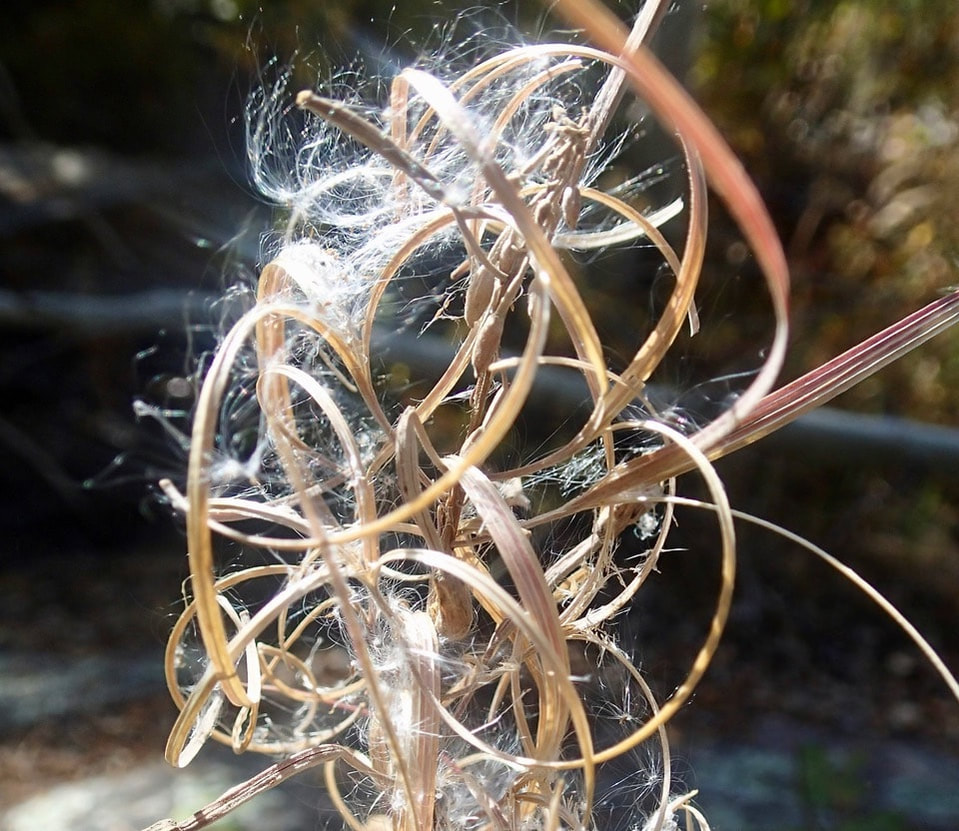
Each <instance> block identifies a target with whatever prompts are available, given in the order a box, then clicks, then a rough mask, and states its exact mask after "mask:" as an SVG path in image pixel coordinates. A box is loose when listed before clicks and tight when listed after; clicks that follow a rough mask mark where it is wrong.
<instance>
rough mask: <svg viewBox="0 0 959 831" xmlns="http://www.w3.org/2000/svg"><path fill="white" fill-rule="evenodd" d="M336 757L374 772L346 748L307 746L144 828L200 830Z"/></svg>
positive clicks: (156, 830)
mask: <svg viewBox="0 0 959 831" xmlns="http://www.w3.org/2000/svg"><path fill="white" fill-rule="evenodd" d="M337 759H346V760H348V761H349V763H350V764H351V766H352V767H354V768H355V769H356V770H358V771H362V772H363V773H366V774H367V775H371V776H372V775H375V771H373V769H372V768H370V767H369V765H368V763H367V762H366V761H365V760H362V759H360V758H359V757H357V756H356V755H355V754H352V753H351V752H350V751H349V750H347V749H346V748H343V747H340V746H339V745H332V746H327V745H320V746H318V747H310V748H307V749H306V750H301V751H299V752H298V753H293V754H291V755H290V756H289V757H288V758H286V759H284V760H283V761H282V762H277V763H276V764H275V765H270V767H268V768H267V769H266V770H264V771H262V772H260V773H258V774H256V775H255V776H252V777H250V778H249V779H247V780H246V781H245V782H242V783H241V784H239V785H237V786H236V787H234V788H230V790H228V791H227V792H226V793H224V794H223V795H222V796H221V797H220V798H219V799H216V800H214V801H213V802H211V803H210V804H209V805H207V806H205V807H204V808H203V809H202V810H200V811H197V812H196V813H195V814H194V815H193V816H192V817H190V818H189V819H185V820H180V821H179V822H175V821H174V820H170V819H165V820H160V821H159V822H155V823H154V824H153V825H151V826H150V827H149V828H147V829H145V831H199V829H201V828H206V827H207V826H208V825H212V824H213V823H214V822H217V821H218V820H221V819H223V817H225V816H227V815H228V814H229V813H231V812H232V811H234V810H236V809H237V808H238V807H239V806H240V805H242V804H243V803H244V802H249V801H250V800H251V799H253V797H255V796H257V795H259V794H261V793H264V792H265V791H268V790H270V789H272V788H275V787H276V786H277V785H280V784H282V783H283V782H285V781H286V780H287V779H290V778H291V777H293V776H296V775H297V774H300V773H303V772H304V771H307V770H310V769H311V768H314V767H318V766H319V765H323V764H326V763H327V762H330V761H335V760H337Z"/></svg>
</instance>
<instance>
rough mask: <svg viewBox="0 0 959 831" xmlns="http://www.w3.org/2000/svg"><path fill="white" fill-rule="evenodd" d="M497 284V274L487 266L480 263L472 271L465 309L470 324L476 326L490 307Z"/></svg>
mask: <svg viewBox="0 0 959 831" xmlns="http://www.w3.org/2000/svg"><path fill="white" fill-rule="evenodd" d="M495 286H496V276H495V275H494V274H493V272H492V271H491V270H490V269H489V268H488V267H487V266H485V265H483V264H479V265H477V266H476V267H475V268H473V269H472V270H471V271H470V278H469V285H467V287H466V304H465V307H464V309H463V318H464V319H465V320H466V323H467V325H468V326H475V325H476V324H477V323H478V322H479V319H480V318H481V317H482V316H483V312H485V311H486V310H487V309H488V308H489V303H490V300H491V299H492V297H493V289H494V288H495Z"/></svg>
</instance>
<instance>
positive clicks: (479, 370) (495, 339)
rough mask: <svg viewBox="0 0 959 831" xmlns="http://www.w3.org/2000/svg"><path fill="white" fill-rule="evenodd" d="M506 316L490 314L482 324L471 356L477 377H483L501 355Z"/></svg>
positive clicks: (496, 313) (496, 312)
mask: <svg viewBox="0 0 959 831" xmlns="http://www.w3.org/2000/svg"><path fill="white" fill-rule="evenodd" d="M504 323H505V314H501V313H499V312H498V311H493V312H490V313H488V314H487V315H486V317H484V318H483V320H482V322H481V323H480V329H479V333H478V334H477V336H476V342H475V343H474V344H473V354H472V356H471V360H472V364H473V371H474V372H475V373H476V375H477V377H478V376H480V375H482V374H483V373H484V372H486V370H487V369H488V368H489V365H490V364H491V363H493V361H494V360H495V358H496V355H497V354H498V353H499V345H500V341H501V340H502V339H503V324H504Z"/></svg>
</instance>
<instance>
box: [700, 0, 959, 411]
mask: <svg viewBox="0 0 959 831" xmlns="http://www.w3.org/2000/svg"><path fill="white" fill-rule="evenodd" d="M703 27H704V34H703V41H702V45H701V48H700V49H699V50H697V53H696V54H697V57H696V60H695V64H694V66H693V68H692V71H691V73H690V80H691V83H692V85H693V87H694V88H695V90H696V92H697V95H698V96H699V98H700V99H701V100H702V101H703V102H704V103H705V105H706V107H707V110H708V111H709V113H710V114H711V115H712V117H713V118H714V119H715V120H716V121H717V123H718V125H719V127H720V129H721V130H722V132H723V133H724V135H726V136H727V137H728V138H729V140H730V141H731V142H732V143H733V145H734V147H735V149H736V150H737V152H738V153H739V154H741V155H742V157H743V158H744V160H745V163H746V166H747V168H748V169H749V171H750V172H751V173H752V174H753V175H754V176H755V177H756V178H757V179H758V182H759V186H760V189H761V190H762V191H763V193H764V195H765V196H766V198H767V200H768V201H769V203H770V205H771V209H772V211H773V215H774V218H775V219H776V221H777V223H778V226H779V229H780V232H781V233H782V235H783V238H784V240H785V241H786V243H787V245H788V249H789V255H790V260H791V264H792V268H793V274H794V279H795V287H794V310H795V314H794V327H795V335H794V347H793V350H792V354H791V361H792V364H791V367H790V373H791V374H793V375H795V374H799V373H800V372H802V371H805V370H806V369H809V368H811V367H813V366H815V365H816V364H818V363H821V362H822V361H824V360H826V359H828V358H830V357H831V356H832V355H834V354H836V353H837V352H839V351H841V350H842V349H844V348H847V347H849V346H851V345H853V344H854V343H856V342H857V341H859V340H861V339H863V338H864V337H866V336H868V335H869V334H871V333H872V332H874V331H876V330H877V329H880V328H882V327H883V326H885V325H888V324H890V323H891V322H893V321H894V320H895V319H897V318H898V317H901V316H903V315H905V314H907V313H908V312H910V311H912V310H914V309H916V308H918V307H919V306H920V305H922V304H923V303H926V302H928V301H930V300H932V299H934V298H935V297H936V295H937V293H938V292H939V291H941V290H942V289H944V288H945V287H947V286H949V285H951V284H955V283H956V282H957V278H956V270H957V263H959V226H957V224H956V222H955V217H956V216H957V215H959V6H957V5H956V4H954V3H922V2H919V0H899V2H896V3H888V4H887V3H872V2H866V1H865V0H847V2H840V3H835V2H826V0H804V1H802V0H801V2H789V3H787V2H783V1H782V0H716V2H714V3H711V4H710V6H709V8H708V11H707V13H706V14H705V15H704V17H703ZM957 390H959V333H955V332H952V333H949V334H947V335H943V336H940V337H939V338H938V339H936V341H935V342H934V343H932V344H930V345H927V346H925V347H923V349H922V350H920V351H919V352H917V353H916V354H914V355H911V356H909V357H908V358H906V359H904V360H902V361H900V362H898V363H897V364H896V365H895V366H894V367H892V368H890V369H888V370H886V371H885V372H884V373H883V374H882V375H881V376H880V377H878V378H876V379H873V380H870V381H868V382H866V383H865V384H863V385H861V386H860V387H858V388H857V389H856V390H855V391H853V392H851V393H850V394H849V395H848V397H847V399H846V401H847V402H848V405H849V406H851V407H853V408H854V409H867V410H874V411H884V412H891V413H897V414H907V415H911V416H914V417H916V418H919V419H923V420H928V421H939V422H943V423H947V424H954V423H956V421H957V419H959V393H957Z"/></svg>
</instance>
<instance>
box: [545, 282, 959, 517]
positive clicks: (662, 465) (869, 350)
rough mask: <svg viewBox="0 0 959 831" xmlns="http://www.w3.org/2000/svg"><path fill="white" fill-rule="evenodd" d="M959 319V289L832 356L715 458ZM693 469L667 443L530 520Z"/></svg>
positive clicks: (722, 445) (778, 396) (779, 395)
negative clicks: (559, 506) (561, 505)
mask: <svg viewBox="0 0 959 831" xmlns="http://www.w3.org/2000/svg"><path fill="white" fill-rule="evenodd" d="M957 322H959V291H954V292H952V293H951V294H949V295H947V296H946V297H941V298H939V299H938V300H935V301H933V302H932V303H930V304H928V305H927V306H924V307H923V308H922V309H920V310H919V311H917V312H914V313H913V314H911V315H909V316H907V317H905V318H903V319H902V320H900V321H897V322H896V323H894V324H893V325H892V326H889V327H888V328H886V329H883V330H882V331H881V332H879V333H877V334H876V335H873V336H872V337H871V338H867V339H866V340H865V341H863V342H862V343H861V344H857V345H856V346H854V347H853V348H852V349H849V350H847V351H846V352H843V353H842V354H841V355H838V356H837V357H835V358H833V359H832V360H831V361H828V362H827V363H825V364H823V365H822V366H820V367H817V368H816V369H814V370H812V371H811V372H808V373H806V374H805V375H803V376H802V377H801V378H798V379H797V380H795V381H792V382H790V383H789V384H787V385H785V386H784V387H782V388H781V389H778V390H776V391H775V392H773V393H770V394H769V395H768V396H766V397H765V398H764V399H762V400H761V401H760V403H759V404H758V405H757V406H756V408H755V409H754V410H753V412H752V413H751V414H750V415H749V416H748V417H747V418H745V419H744V420H743V422H742V423H741V424H740V425H739V426H738V427H736V428H735V430H734V431H732V432H730V433H729V434H728V435H727V436H726V437H724V439H723V440H721V441H719V442H718V443H717V444H715V445H714V446H713V447H711V448H710V449H709V451H708V456H709V458H710V459H712V460H715V459H718V458H720V457H722V456H724V455H726V454H727V453H730V452H733V451H735V450H737V449H740V448H742V447H745V446H746V445H749V444H752V443H753V442H755V441H758V440H759V439H761V438H763V437H764V436H767V435H769V434H770V433H772V432H774V431H775V430H778V429H779V428H780V427H784V426H785V425H786V424H789V423H790V422H791V421H795V420H796V419H797V418H798V417H799V416H801V415H802V414H804V413H806V412H809V411H810V410H812V409H814V408H816V407H819V406H822V405H823V404H826V403H827V402H829V401H831V400H832V399H833V398H835V397H836V396H837V395H839V394H840V393H842V392H845V391H846V390H848V389H849V388H851V387H853V386H855V385H856V384H858V383H859V382H860V381H862V380H864V379H865V378H868V377H869V376H870V375H872V374H873V373H875V372H877V371H878V370H880V369H882V368H883V367H884V366H887V365H888V364H890V363H892V361H894V360H896V359H897V358H899V357H901V356H902V355H904V354H905V353H906V352H908V351H910V350H912V349H915V348H916V347H917V346H920V345H921V344H923V343H925V342H926V341H927V340H929V339H930V338H933V337H935V336H936V335H937V334H939V333H940V332H942V331H944V330H945V329H947V328H949V327H951V326H953V325H955V324H956V323H957ZM692 469H693V466H692V464H691V462H690V460H689V459H688V458H687V456H686V455H685V454H683V453H682V452H681V451H680V450H679V449H678V448H676V447H674V446H671V445H667V446H666V447H664V448H663V449H662V450H658V451H657V452H656V453H653V454H651V455H649V456H644V457H641V458H639V459H636V460H635V461H633V462H629V463H627V464H624V465H622V466H620V467H618V468H616V469H614V470H612V471H610V472H609V473H608V474H607V475H606V477H604V478H603V479H601V480H600V481H599V482H597V483H596V484H595V485H593V486H592V487H591V488H590V489H589V490H587V491H586V492H584V493H583V494H581V495H580V496H577V497H575V498H573V499H572V500H570V501H569V502H567V503H566V505H564V506H563V507H562V508H560V509H558V510H557V511H553V512H550V513H546V514H541V515H540V516H539V517H537V518H535V519H534V520H532V521H530V522H529V523H527V525H528V527H529V526H532V525H537V524H540V523H541V522H550V521H553V520H556V519H558V518H560V517H561V516H565V515H568V514H572V513H577V512H579V511H582V510H586V509H588V508H592V507H598V506H601V505H605V504H608V503H609V502H610V501H617V500H618V499H622V498H624V497H625V498H631V497H630V494H633V493H635V492H636V491H637V489H642V488H645V487H648V486H649V483H650V482H660V481H663V480H664V479H667V478H669V477H672V476H679V475H680V474H682V473H686V472H688V471H690V470H692Z"/></svg>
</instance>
